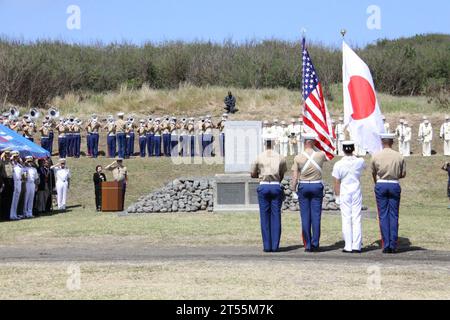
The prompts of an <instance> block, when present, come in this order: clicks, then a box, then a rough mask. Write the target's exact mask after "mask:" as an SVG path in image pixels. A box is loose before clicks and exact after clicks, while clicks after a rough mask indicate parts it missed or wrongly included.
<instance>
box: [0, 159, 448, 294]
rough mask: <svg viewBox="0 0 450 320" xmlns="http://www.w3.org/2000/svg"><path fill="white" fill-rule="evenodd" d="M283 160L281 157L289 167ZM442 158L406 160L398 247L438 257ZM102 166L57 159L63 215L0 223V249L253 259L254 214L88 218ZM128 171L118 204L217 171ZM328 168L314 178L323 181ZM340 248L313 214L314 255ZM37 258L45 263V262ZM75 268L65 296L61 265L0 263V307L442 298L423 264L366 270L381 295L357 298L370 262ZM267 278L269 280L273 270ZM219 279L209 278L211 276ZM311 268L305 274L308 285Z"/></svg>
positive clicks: (294, 231) (294, 237) (371, 224)
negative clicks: (64, 178) (3, 302)
mask: <svg viewBox="0 0 450 320" xmlns="http://www.w3.org/2000/svg"><path fill="white" fill-rule="evenodd" d="M291 161H292V159H290V162H291ZM443 161H445V159H444V158H443V157H433V158H429V159H424V158H422V157H411V158H410V159H408V161H407V166H408V177H407V178H406V179H405V180H404V181H403V182H402V186H403V198H402V205H401V218H400V237H401V238H402V240H401V241H402V243H403V244H405V243H408V244H409V246H410V247H411V248H415V249H414V250H422V249H426V250H441V251H450V219H449V215H450V210H447V209H446V207H447V198H446V182H447V176H446V174H445V172H443V171H441V170H440V166H441V165H442V163H443ZM107 162H108V161H107V160H105V159H99V160H92V159H80V160H76V161H75V160H69V166H70V168H71V169H72V172H73V184H72V189H71V192H70V195H69V200H68V202H69V205H70V206H71V207H72V208H71V209H70V212H68V213H67V214H62V215H61V214H60V215H53V216H46V217H41V218H39V219H35V220H29V221H21V222H4V223H0V243H1V245H0V249H2V248H6V249H7V248H13V249H14V250H17V252H18V253H20V252H21V251H26V250H28V249H29V248H38V252H41V251H42V253H41V254H47V253H50V257H51V252H52V250H55V248H61V247H64V248H66V250H68V251H71V250H73V251H74V252H75V251H77V250H79V248H92V249H91V250H94V252H95V250H98V251H99V254H100V252H102V250H103V251H104V250H106V251H107V250H113V249H115V248H117V247H120V246H124V245H126V248H127V249H126V250H130V251H133V250H135V249H133V248H139V250H144V252H145V248H148V250H150V251H151V250H155V249H152V248H169V249H170V248H178V250H181V251H183V248H186V249H187V248H194V247H195V248H198V250H200V251H201V250H202V248H205V250H206V248H214V247H218V248H219V247H236V250H238V249H239V248H241V247H242V246H246V247H248V248H254V251H255V253H257V254H259V253H260V250H261V249H260V248H261V243H260V242H261V240H260V238H261V236H260V229H259V217H258V215H257V214H254V213H229V214H213V213H193V214H153V215H142V216H129V217H120V216H117V215H116V214H107V213H95V211H94V199H93V185H92V182H91V178H92V169H93V168H94V167H95V165H96V164H97V163H101V164H106V163H107ZM126 165H127V166H128V168H129V170H130V184H129V189H128V197H127V203H128V204H130V203H131V202H132V201H134V200H136V199H137V198H138V197H139V196H141V195H143V194H145V193H148V192H151V191H152V190H154V189H155V188H158V187H160V186H162V185H164V184H165V183H166V182H168V181H170V180H171V179H173V178H176V177H179V176H210V175H214V174H215V173H220V172H223V167H222V165H173V164H172V163H171V162H170V160H168V159H144V160H142V159H134V160H130V161H127V162H126ZM331 167H332V164H327V165H326V169H325V177H326V179H325V180H327V181H330V170H331ZM363 186H364V203H365V204H367V205H368V206H369V207H370V209H371V210H373V209H374V197H373V191H372V189H373V184H372V182H371V180H370V174H369V172H366V174H365V176H364V179H363ZM299 230H300V221H299V215H298V213H287V212H286V213H284V214H283V236H282V247H294V246H299V245H300V231H299ZM363 232H364V233H363V235H364V245H365V246H366V247H375V248H376V247H377V244H376V242H377V241H378V240H379V228H378V224H377V221H376V220H375V219H365V220H364V222H363ZM340 241H341V223H340V217H339V216H338V215H325V216H324V217H323V222H322V237H321V245H322V246H324V247H330V246H331V247H332V246H334V245H336V243H339V242H340ZM46 252H47V253H46ZM115 260H116V259H114V261H110V262H108V261H97V262H96V261H84V260H83V259H80V261H78V262H76V265H77V266H78V267H79V268H80V270H81V279H82V286H81V288H80V290H75V291H71V290H68V289H67V288H66V280H67V277H68V275H67V267H68V266H70V265H72V264H73V262H51V261H48V262H45V261H44V262H43V261H13V262H10V261H4V262H2V263H0V298H2V299H5V298H6V299H9V298H26V299H30V298H39V299H45V298H63V299H79V298H81V299H86V298H93V299H105V298H120V299H127V298H133V299H160V298H164V299H166V298H175V299H186V298H194V299H200V298H226V299H228V298H242V299H246V298H274V299H278V298H288V299H297V298H305V299H309V298H314V299H329V298H331V299H334V298H344V299H347V298H357V299H360V298H377V299H407V298H418V299H429V298H437V299H442V298H444V299H450V290H449V288H450V286H449V284H450V283H449V280H450V278H449V274H450V269H449V268H448V265H445V264H444V265H442V264H439V263H438V264H435V263H433V262H428V263H427V262H426V261H424V262H423V263H417V261H416V262H398V263H396V262H395V261H389V260H388V261H386V262H381V263H376V264H375V265H376V266H380V267H381V270H382V275H383V278H382V279H383V280H382V281H383V282H382V283H383V285H382V287H381V289H376V290H375V289H374V290H368V289H367V284H366V282H367V276H368V268H369V267H373V265H374V263H372V262H370V261H360V262H359V263H352V262H350V261H345V260H342V261H339V262H335V261H334V262H332V261H315V260H314V259H313V260H305V261H302V260H303V258H302V256H299V259H298V260H297V259H295V260H289V261H283V259H281V260H280V259H277V258H273V257H271V256H267V257H262V258H261V259H259V260H256V261H252V260H249V261H233V260H231V261H229V260H228V259H225V260H222V259H220V260H217V261H216V260H209V259H206V260H205V259H203V258H191V259H187V260H186V261H184V260H183V261H178V260H173V261H172V260H170V259H169V260H167V259H160V260H156V261H154V260H152V261H139V258H136V259H135V260H136V261H135V260H133V261H121V259H120V256H118V257H117V261H115ZM274 269H276V270H277V272H276V274H273V270H274ZM219 270H220V271H219ZM311 270H317V271H315V272H314V276H312V273H311Z"/></svg>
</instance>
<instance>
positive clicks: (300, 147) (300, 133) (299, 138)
mask: <svg viewBox="0 0 450 320" xmlns="http://www.w3.org/2000/svg"><path fill="white" fill-rule="evenodd" d="M297 130H298V135H297V146H298V150H297V154H302V153H303V150H304V147H305V146H304V144H303V134H304V133H305V124H304V123H303V118H302V117H300V118H299V119H298V129H297Z"/></svg>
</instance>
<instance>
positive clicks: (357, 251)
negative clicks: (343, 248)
mask: <svg viewBox="0 0 450 320" xmlns="http://www.w3.org/2000/svg"><path fill="white" fill-rule="evenodd" d="M352 253H362V251H361V250H352Z"/></svg>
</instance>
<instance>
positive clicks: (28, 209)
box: [23, 156, 39, 219]
mask: <svg viewBox="0 0 450 320" xmlns="http://www.w3.org/2000/svg"><path fill="white" fill-rule="evenodd" d="M23 172H24V175H25V200H24V204H23V215H24V216H25V218H26V219H31V218H33V204H34V195H35V193H36V187H37V185H38V184H39V174H38V172H37V170H36V168H35V167H34V163H33V157H31V156H28V157H26V158H25V167H24V168H23Z"/></svg>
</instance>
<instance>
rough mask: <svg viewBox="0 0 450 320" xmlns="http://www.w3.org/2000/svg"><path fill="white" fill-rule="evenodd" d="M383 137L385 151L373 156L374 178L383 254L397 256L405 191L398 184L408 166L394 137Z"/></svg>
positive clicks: (404, 175)
mask: <svg viewBox="0 0 450 320" xmlns="http://www.w3.org/2000/svg"><path fill="white" fill-rule="evenodd" d="M380 138H381V142H382V145H383V150H382V151H380V152H378V153H375V154H374V155H373V156H372V161H371V168H372V176H373V180H374V182H375V196H376V201H377V207H378V220H379V223H380V230H381V237H382V240H381V244H382V248H383V253H395V252H396V250H397V244H398V214H399V209H400V198H401V192H402V189H401V187H400V183H399V181H400V179H403V178H405V177H406V164H405V159H404V157H403V156H402V155H401V154H400V153H399V152H397V151H394V150H393V149H392V145H393V144H394V139H395V134H390V133H383V134H381V135H380Z"/></svg>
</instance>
